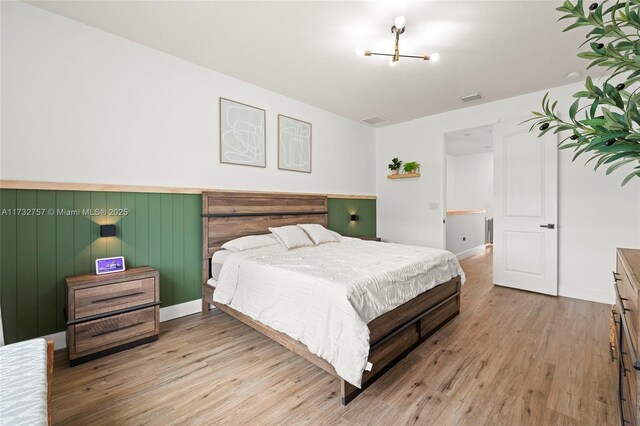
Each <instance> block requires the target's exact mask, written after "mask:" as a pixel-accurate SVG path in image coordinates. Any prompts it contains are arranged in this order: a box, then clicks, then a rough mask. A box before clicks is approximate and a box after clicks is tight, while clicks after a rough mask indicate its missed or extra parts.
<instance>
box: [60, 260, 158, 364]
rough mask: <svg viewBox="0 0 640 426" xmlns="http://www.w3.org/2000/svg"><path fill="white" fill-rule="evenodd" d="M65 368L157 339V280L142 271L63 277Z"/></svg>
mask: <svg viewBox="0 0 640 426" xmlns="http://www.w3.org/2000/svg"><path fill="white" fill-rule="evenodd" d="M66 283H67V312H68V321H67V349H68V351H69V361H70V362H71V366H75V365H78V364H81V363H83V362H86V361H90V360H92V359H95V358H99V357H101V356H105V355H109V354H112V353H115V352H119V351H122V350H125V349H129V348H132V347H135V346H138V345H142V344H145V343H149V342H152V341H154V340H157V339H158V334H159V332H160V274H159V273H158V271H156V270H155V269H153V268H151V267H148V266H143V267H139V268H132V269H129V270H127V271H123V272H115V273H112V274H104V275H94V274H86V275H76V276H72V277H67V279H66Z"/></svg>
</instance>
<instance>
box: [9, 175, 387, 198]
mask: <svg viewBox="0 0 640 426" xmlns="http://www.w3.org/2000/svg"><path fill="white" fill-rule="evenodd" d="M0 189H33V190H35V189H40V190H49V191H101V192H151V193H162V194H202V193H203V192H209V191H216V192H229V193H238V192H240V193H245V194H264V193H265V192H269V194H287V195H325V196H326V197H327V198H348V199H361V200H375V199H376V196H375V195H349V194H321V193H310V192H307V193H305V192H271V191H247V190H237V189H215V188H178V187H172V186H143V185H112V184H100V183H71V182H44V181H30V180H0Z"/></svg>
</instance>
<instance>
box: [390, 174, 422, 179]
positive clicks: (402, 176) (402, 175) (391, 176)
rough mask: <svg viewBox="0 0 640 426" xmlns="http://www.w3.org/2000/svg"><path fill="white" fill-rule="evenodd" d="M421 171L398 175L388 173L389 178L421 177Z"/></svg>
mask: <svg viewBox="0 0 640 426" xmlns="http://www.w3.org/2000/svg"><path fill="white" fill-rule="evenodd" d="M419 177H420V173H400V174H397V175H387V179H409V178H419Z"/></svg>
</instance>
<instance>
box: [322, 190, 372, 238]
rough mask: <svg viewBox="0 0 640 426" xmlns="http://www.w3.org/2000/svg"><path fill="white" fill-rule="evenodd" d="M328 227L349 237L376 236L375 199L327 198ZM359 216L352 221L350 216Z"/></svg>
mask: <svg viewBox="0 0 640 426" xmlns="http://www.w3.org/2000/svg"><path fill="white" fill-rule="evenodd" d="M328 211H329V215H328V216H329V229H332V230H334V231H336V232H337V233H339V234H342V235H347V236H349V237H375V236H376V200H365V199H357V198H329V199H328ZM352 214H357V215H358V216H360V218H359V220H358V221H357V222H352V221H351V219H350V216H351V215H352Z"/></svg>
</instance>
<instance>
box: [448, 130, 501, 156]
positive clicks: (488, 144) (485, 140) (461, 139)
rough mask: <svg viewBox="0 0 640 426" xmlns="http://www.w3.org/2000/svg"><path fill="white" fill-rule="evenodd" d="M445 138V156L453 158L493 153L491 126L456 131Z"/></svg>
mask: <svg viewBox="0 0 640 426" xmlns="http://www.w3.org/2000/svg"><path fill="white" fill-rule="evenodd" d="M445 137H446V141H447V154H449V155H453V156H454V157H457V156H459V155H470V154H480V153H482V152H492V151H493V126H491V125H489V126H481V127H474V128H472V129H463V130H456V131H455V132H449V133H447V134H446V135H445Z"/></svg>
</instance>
